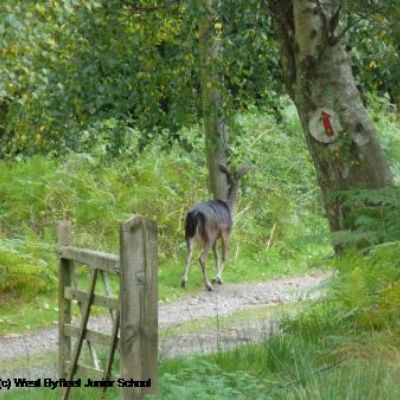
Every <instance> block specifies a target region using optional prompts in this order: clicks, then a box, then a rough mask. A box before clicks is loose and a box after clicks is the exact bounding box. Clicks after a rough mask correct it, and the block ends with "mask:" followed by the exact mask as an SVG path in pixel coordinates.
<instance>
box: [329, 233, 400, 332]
mask: <svg viewBox="0 0 400 400" xmlns="http://www.w3.org/2000/svg"><path fill="white" fill-rule="evenodd" d="M399 254H400V250H399V242H398V241H395V242H390V243H385V244H381V245H378V246H375V247H374V248H373V249H372V250H371V251H370V252H369V253H368V254H367V255H365V256H361V255H360V254H358V253H355V252H352V253H348V254H346V255H345V256H343V257H342V258H340V259H338V260H336V261H335V263H334V265H335V267H336V268H337V269H338V271H339V272H340V274H339V276H338V277H337V278H336V279H335V281H334V284H333V286H332V294H331V296H332V301H334V303H335V304H336V307H337V313H338V314H337V317H338V318H343V319H347V320H349V321H351V322H352V324H354V326H355V327H356V328H358V329H383V328H392V329H396V330H397V329H398V328H399V317H400V314H399V310H400V268H399Z"/></svg>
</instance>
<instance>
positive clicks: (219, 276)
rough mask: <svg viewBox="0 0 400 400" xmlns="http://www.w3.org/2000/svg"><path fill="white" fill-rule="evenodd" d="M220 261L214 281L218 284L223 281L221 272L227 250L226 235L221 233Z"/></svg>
mask: <svg viewBox="0 0 400 400" xmlns="http://www.w3.org/2000/svg"><path fill="white" fill-rule="evenodd" d="M221 240H222V263H220V265H219V268H218V271H217V278H216V281H217V283H219V284H220V285H222V284H223V283H224V282H223V280H222V272H224V268H225V263H226V253H227V251H228V235H222V238H221Z"/></svg>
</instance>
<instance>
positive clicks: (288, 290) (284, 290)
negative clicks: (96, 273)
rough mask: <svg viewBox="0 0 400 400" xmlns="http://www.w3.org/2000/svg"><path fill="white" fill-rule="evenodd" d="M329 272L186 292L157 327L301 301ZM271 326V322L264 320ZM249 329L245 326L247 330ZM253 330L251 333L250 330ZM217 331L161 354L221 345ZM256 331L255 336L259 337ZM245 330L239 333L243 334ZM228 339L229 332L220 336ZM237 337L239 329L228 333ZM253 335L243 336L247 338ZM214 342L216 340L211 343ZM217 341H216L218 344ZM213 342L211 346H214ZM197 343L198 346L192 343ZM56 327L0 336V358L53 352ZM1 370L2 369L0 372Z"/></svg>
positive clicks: (104, 326)
mask: <svg viewBox="0 0 400 400" xmlns="http://www.w3.org/2000/svg"><path fill="white" fill-rule="evenodd" d="M329 275H330V274H329V273H317V274H314V275H305V276H299V277H291V278H283V279H275V280H268V281H265V282H259V283H246V284H235V285H223V286H219V285H218V286H217V287H216V290H215V291H214V292H206V291H202V292H200V293H197V294H191V295H187V296H185V297H184V298H182V299H181V300H179V301H177V302H171V303H165V304H161V305H160V308H159V327H160V328H161V329H163V328H170V327H174V326H177V325H179V324H182V323H184V322H188V321H193V320H197V319H199V318H204V317H217V316H223V315H227V314H230V313H233V312H235V311H239V310H245V309H250V308H254V307H262V306H266V305H273V304H284V303H291V302H297V301H301V300H304V299H307V298H310V297H311V298H312V297H318V296H319V295H320V291H319V290H311V289H315V288H316V287H317V286H318V285H319V284H320V283H321V281H323V280H325V279H326V278H327V277H329ZM264 324H267V325H271V324H272V322H271V321H269V322H268V321H264ZM89 327H90V328H91V329H96V330H99V331H103V332H107V331H109V330H110V329H111V327H110V320H109V318H108V317H95V318H92V319H91V320H90V321H89ZM270 329H271V326H269V327H268V326H264V328H262V329H261V328H260V326H258V327H257V328H256V331H257V332H261V333H260V334H262V332H264V334H266V332H267V331H269V330H270ZM251 330H252V329H251V328H249V327H247V331H248V332H249V331H251ZM253 333H254V332H253ZM219 334H220V332H217V335H216V334H215V332H211V333H210V335H203V339H201V335H197V336H196V337H195V338H193V337H191V336H188V335H186V336H184V337H181V338H179V337H177V338H174V339H173V340H171V339H169V340H166V341H164V342H161V343H160V356H162V357H171V356H174V355H177V354H185V353H188V352H190V351H191V350H193V351H196V349H199V350H200V351H212V349H213V348H214V345H218V346H219V345H220V343H221V341H220V340H219V336H220V335H219ZM260 334H257V336H260ZM243 335H244V333H243V334H241V335H239V336H240V337H243ZM223 336H224V337H225V339H226V341H227V342H229V341H230V340H231V339H232V338H230V337H229V336H230V334H229V333H228V334H226V333H224V335H223ZM231 336H232V337H234V338H236V339H238V338H239V336H238V332H237V331H235V332H233V333H232V335H231ZM252 339H255V340H256V338H244V339H243V340H244V341H250V340H252ZM214 342H215V343H214ZM217 342H218V343H217ZM213 343H214V345H213ZM195 344H197V345H195ZM56 349H57V328H56V327H51V328H47V329H42V330H40V331H37V332H33V333H27V334H23V335H9V336H3V337H0V361H4V360H6V359H10V358H14V357H27V356H28V357H31V356H33V355H36V354H40V353H44V352H48V351H56ZM0 372H2V371H0Z"/></svg>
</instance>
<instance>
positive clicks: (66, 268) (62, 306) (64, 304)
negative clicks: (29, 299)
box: [57, 221, 72, 378]
mask: <svg viewBox="0 0 400 400" xmlns="http://www.w3.org/2000/svg"><path fill="white" fill-rule="evenodd" d="M71 243H72V224H71V222H70V221H60V222H59V223H58V226H57V244H58V246H69V245H71ZM58 276H59V280H58V340H59V344H58V375H59V377H60V378H66V377H67V374H66V371H65V369H64V367H65V363H66V362H67V361H71V337H70V336H67V335H65V333H64V326H65V325H66V324H70V323H71V300H68V299H66V298H65V297H64V288H65V287H66V286H71V281H72V261H70V260H66V259H64V258H60V263H59V272H58Z"/></svg>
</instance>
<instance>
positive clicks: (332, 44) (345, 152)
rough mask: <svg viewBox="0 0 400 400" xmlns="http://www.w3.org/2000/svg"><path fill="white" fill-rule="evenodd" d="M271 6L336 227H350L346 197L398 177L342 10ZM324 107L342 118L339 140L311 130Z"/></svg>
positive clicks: (289, 3)
mask: <svg viewBox="0 0 400 400" xmlns="http://www.w3.org/2000/svg"><path fill="white" fill-rule="evenodd" d="M267 7H268V9H269V11H270V13H271V15H272V17H273V20H274V23H275V27H276V35H277V39H278V41H279V44H280V52H281V59H282V65H283V68H284V73H285V80H286V86H287V90H288V93H289V95H290V96H291V98H292V99H293V101H294V103H295V104H296V107H297V111H298V114H299V117H300V120H301V123H302V127H303V131H304V134H305V137H306V140H307V145H308V149H309V151H310V154H311V156H312V158H313V161H314V164H315V168H316V172H317V177H318V181H319V185H320V187H321V189H322V192H323V195H324V204H325V209H326V213H327V217H328V220H329V224H330V228H331V231H338V230H344V229H349V228H351V226H348V223H347V222H346V213H347V212H348V211H349V210H348V209H346V208H345V207H343V202H342V200H341V199H343V197H342V195H343V194H344V193H345V192H346V191H348V190H352V189H356V188H363V189H380V188H384V187H386V186H389V185H391V184H392V183H393V178H392V175H391V172H390V168H389V164H388V162H387V160H386V158H385V155H384V154H383V151H382V149H381V148H380V146H379V143H378V141H377V137H376V131H375V129H374V127H373V125H372V123H371V121H370V119H369V117H368V114H367V112H366V109H365V107H364V104H363V102H362V99H361V96H360V93H359V91H358V89H357V87H356V84H355V81H354V77H353V74H352V70H351V56H350V55H349V53H348V52H347V51H346V50H345V48H344V46H343V44H342V43H341V41H340V39H341V35H340V32H341V31H340V28H339V26H338V22H339V12H340V9H339V8H337V7H334V6H333V2H331V1H330V0H329V1H326V0H320V1H318V0H313V1H311V0H270V1H267ZM320 108H326V109H331V110H334V111H335V113H336V115H337V116H338V119H339V122H340V125H341V129H340V131H339V132H338V133H339V136H338V139H337V140H336V141H335V142H333V143H329V144H327V143H321V142H319V141H318V140H316V139H314V137H313V136H312V135H311V133H310V129H309V121H310V118H311V116H312V115H313V113H315V111H316V110H318V109H320ZM338 195H339V196H338Z"/></svg>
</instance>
